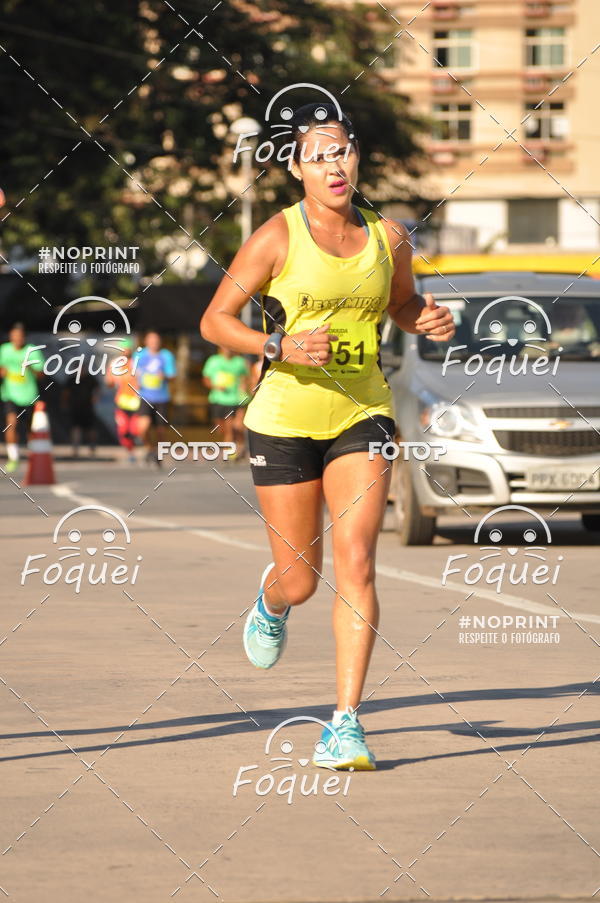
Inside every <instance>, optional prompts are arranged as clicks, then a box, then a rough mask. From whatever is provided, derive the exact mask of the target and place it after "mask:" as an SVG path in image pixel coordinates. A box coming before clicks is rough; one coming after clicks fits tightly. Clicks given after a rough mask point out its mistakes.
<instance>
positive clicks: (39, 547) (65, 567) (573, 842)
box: [0, 455, 600, 903]
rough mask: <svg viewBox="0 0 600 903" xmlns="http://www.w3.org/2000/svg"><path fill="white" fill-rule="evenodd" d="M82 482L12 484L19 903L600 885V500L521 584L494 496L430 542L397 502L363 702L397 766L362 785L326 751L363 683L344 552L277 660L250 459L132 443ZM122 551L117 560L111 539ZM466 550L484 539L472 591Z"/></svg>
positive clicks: (6, 729)
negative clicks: (404, 540) (322, 765)
mask: <svg viewBox="0 0 600 903" xmlns="http://www.w3.org/2000/svg"><path fill="white" fill-rule="evenodd" d="M217 471H218V472H217ZM58 477H59V482H58V483H57V485H56V486H53V487H32V489H31V490H29V491H28V495H29V497H28V496H27V495H25V493H24V492H23V490H22V489H21V488H19V487H18V486H17V485H16V483H12V482H11V481H9V480H8V478H7V477H6V476H3V478H2V482H1V484H0V499H1V504H2V511H3V515H4V516H3V519H2V530H3V548H4V554H3V556H2V561H1V564H0V567H1V579H2V586H3V589H4V592H3V599H4V601H3V605H2V607H1V613H0V619H1V623H0V641H1V642H0V675H1V679H2V686H0V699H1V705H2V709H1V711H2V739H3V742H2V749H1V755H0V759H1V763H0V768H1V773H2V787H3V797H4V803H3V806H2V815H1V818H0V835H1V836H0V853H1V855H0V887H1V888H2V891H1V892H0V899H2V893H3V894H4V895H6V897H7V899H13V900H15V901H19V903H33V901H35V903H38V901H40V900H45V901H49V903H55V901H56V903H58V901H61V903H62V901H83V900H86V901H89V903H96V901H105V900H106V901H108V900H110V901H125V903H129V901H144V903H168V901H169V900H170V899H172V898H176V899H177V900H182V901H190V903H191V901H195V900H198V901H204V900H206V901H208V900H211V899H213V900H214V899H223V900H227V901H237V903H241V901H252V903H254V901H256V903H259V901H260V903H295V901H305V903H309V901H330V903H337V901H346V900H348V901H363V903H364V901H376V900H380V899H383V900H386V899H387V900H439V901H442V900H444V901H446V900H481V899H483V900H508V899H510V900H550V899H555V898H567V899H591V898H592V897H593V895H594V893H595V892H596V891H597V889H598V888H599V887H600V852H599V851H600V806H599V802H598V786H599V783H600V760H599V757H598V754H597V749H595V748H594V746H593V743H594V741H597V740H598V737H599V736H600V729H599V718H598V715H599V706H598V695H597V694H598V686H599V684H600V681H598V682H597V683H594V681H596V680H597V678H598V676H599V673H600V666H599V661H600V656H599V654H598V653H599V651H600V645H599V643H600V611H599V608H598V590H597V587H598V574H599V566H598V546H597V542H598V536H597V535H596V536H594V535H593V534H590V533H587V534H586V533H584V532H583V531H582V529H581V528H580V526H579V523H578V519H577V518H576V517H575V516H574V515H569V514H565V513H564V512H561V511H559V512H557V513H556V514H555V515H554V516H553V518H552V522H551V530H552V539H553V542H552V544H551V545H549V546H547V548H546V549H543V550H541V551H540V552H539V553H538V554H539V555H540V556H542V557H544V558H545V559H546V561H547V565H548V568H549V572H548V573H549V574H555V573H556V571H555V568H556V567H557V566H558V565H560V567H559V571H558V576H557V578H556V581H555V582H554V583H552V584H550V583H542V582H539V583H538V584H537V585H536V584H535V583H534V582H533V581H532V579H530V577H531V574H532V572H533V568H534V567H535V566H539V565H540V564H542V563H543V562H541V559H535V560H534V559H532V558H531V557H529V558H528V559H527V560H528V566H529V570H528V571H527V580H526V582H525V583H520V584H516V585H511V584H510V582H509V580H508V577H507V574H509V569H510V566H511V564H512V565H515V563H518V564H519V567H521V566H522V565H523V564H524V563H525V560H526V559H525V557H524V556H525V551H524V550H523V548H519V551H518V552H517V553H516V554H514V555H511V554H510V552H509V549H510V548H512V546H511V543H514V545H515V546H519V547H522V546H523V541H522V531H523V526H524V521H521V520H519V521H518V522H517V521H512V522H511V523H510V524H508V525H506V526H504V527H503V532H504V538H503V540H502V543H501V548H500V552H499V554H498V555H497V556H496V557H495V558H494V559H492V560H490V559H487V558H485V557H484V556H485V555H486V554H487V553H485V552H483V553H482V552H480V550H479V549H478V548H477V547H476V546H474V545H473V529H474V524H475V523H476V521H477V519H478V518H477V516H473V518H472V520H469V519H467V518H465V517H460V518H459V517H454V518H450V519H448V520H447V521H445V522H444V523H443V525H442V530H441V533H440V536H439V537H438V538H437V540H436V543H435V545H434V546H433V547H430V548H411V549H403V548H401V547H400V546H399V544H398V541H397V538H396V534H395V532H394V529H393V518H392V513H391V511H390V512H389V514H388V517H387V518H386V524H385V527H384V531H383V533H382V536H381V540H380V547H379V554H378V565H377V567H378V592H379V597H380V601H381V607H382V619H381V624H380V639H379V640H378V641H377V643H376V646H375V652H374V656H373V661H372V665H371V670H370V673H369V677H368V681H367V686H366V690H365V702H364V704H363V707H362V720H363V723H364V725H365V727H366V729H367V731H368V733H369V737H370V740H369V742H370V745H371V746H372V747H373V749H374V751H375V753H376V755H377V759H378V764H379V770H378V771H377V772H374V773H362V774H355V775H352V776H350V777H349V779H348V778H347V777H343V778H342V779H341V780H339V781H338V782H337V784H336V783H335V780H336V778H335V776H331V775H329V774H328V773H327V772H325V771H322V770H320V769H316V768H314V767H313V766H311V765H310V764H306V758H307V757H308V756H310V754H311V751H312V745H313V744H314V742H315V740H316V738H317V736H318V734H319V732H320V725H319V724H318V723H317V724H315V721H314V720H315V719H328V718H329V717H330V714H331V709H332V706H333V703H334V702H335V699H334V664H333V663H334V648H333V640H332V636H331V630H330V610H331V599H332V594H333V586H334V584H335V581H334V576H333V568H332V563H331V559H330V553H329V550H328V546H327V545H326V561H325V566H324V579H323V580H322V581H321V582H320V584H319V589H318V591H317V593H316V595H315V596H314V597H313V599H311V600H310V601H309V602H308V603H307V604H306V605H304V606H302V607H301V608H299V609H298V610H295V611H294V612H293V614H292V617H291V618H290V622H289V628H290V634H289V643H288V647H287V650H286V652H285V655H284V657H283V658H282V660H281V662H280V663H279V664H278V666H277V667H276V668H274V669H273V670H271V671H269V672H264V673H263V672H259V671H257V670H255V669H253V668H252V667H251V666H250V665H249V663H248V662H247V661H246V659H245V656H244V653H243V649H242V645H241V630H242V624H243V621H244V617H245V612H246V610H247V608H248V606H249V605H250V604H252V602H253V601H254V598H255V594H256V591H257V589H258V586H257V583H258V578H259V576H260V573H261V572H262V570H263V568H264V566H265V564H266V563H267V562H268V561H269V560H270V559H269V553H268V545H267V537H266V531H265V527H264V525H263V523H262V521H261V519H260V517H259V515H258V514H257V512H256V510H255V508H254V506H255V496H254V492H253V489H252V485H251V481H250V478H249V474H248V471H247V468H246V466H245V465H244V464H242V463H239V464H237V463H236V464H227V465H224V464H220V465H216V466H215V469H214V470H213V469H212V467H211V465H209V464H207V463H200V462H198V463H196V464H194V463H192V462H190V463H185V464H178V465H177V466H176V469H175V470H174V472H171V473H169V468H165V469H163V471H162V472H161V473H157V472H155V471H153V470H145V469H136V468H127V467H125V466H123V465H122V464H121V463H119V461H117V460H112V457H111V455H108V456H106V460H100V461H96V462H88V461H81V462H78V463H69V462H65V463H60V464H59V465H58ZM98 505H100V506H105V507H107V508H109V509H110V511H111V512H113V513H115V514H118V515H121V516H122V521H119V520H118V519H115V518H114V517H113V516H112V515H111V514H110V513H106V512H104V513H102V512H98V511H97V510H91V508H90V507H89V506H92V507H93V506H98ZM81 506H84V507H85V506H87V509H86V510H84V511H79V512H75V513H73V514H71V516H70V517H67V518H66V519H65V520H63V521H62V523H61V518H63V516H64V515H66V514H68V513H69V512H72V511H73V509H76V508H78V507H81ZM123 524H125V525H126V527H127V529H128V530H129V537H127V533H126V530H125V528H124V526H123ZM110 529H112V530H113V533H114V536H111V535H108V534H106V533H105V531H106V530H110ZM55 531H56V532H55ZM74 531H75V532H74ZM102 534H104V535H102ZM327 536H328V534H326V537H327ZM127 539H129V542H128V541H127ZM54 540H56V541H54ZM326 542H327V540H326ZM114 545H121V546H122V550H121V551H120V552H119V551H117V552H113V553H111V554H109V555H108V557H106V550H107V549H109V547H114ZM60 546H71V547H72V548H70V549H62V550H61V549H60V548H59V547H60ZM101 547H103V548H104V552H105V557H104V558H103V559H102V561H103V562H104V564H105V566H106V567H105V570H104V571H103V570H102V568H101V564H100V559H99V558H98V557H97V554H98V553H94V554H91V553H89V552H88V551H86V550H87V549H90V548H97V549H98V550H99V551H100V549H101ZM80 549H81V554H80V552H79V550H80ZM63 555H66V556H72V557H68V558H63V559H62V560H61V556H63ZM114 555H121V556H122V557H121V558H120V559H119V558H115V557H113V556H114ZM450 555H465V556H467V557H466V558H464V559H460V560H459V561H458V562H457V563H455V565H454V566H455V567H459V572H458V573H455V574H453V575H451V577H449V578H448V579H447V580H446V582H445V585H444V584H443V583H442V576H443V573H444V570H445V568H446V567H447V562H448V557H449V556H450ZM32 556H44V557H39V558H33V557H32ZM560 556H563V558H562V560H560ZM478 561H481V562H482V565H481V566H482V573H484V574H488V575H489V569H490V568H491V567H494V566H496V567H497V568H499V566H500V564H502V563H504V579H503V583H502V585H501V587H500V588H501V592H496V586H497V583H494V582H490V583H487V584H486V583H484V582H483V580H481V581H480V582H478V583H477V584H473V585H467V584H466V583H465V582H464V579H463V577H464V570H465V568H466V567H467V566H470V565H474V566H476V564H477V562H478ZM93 562H96V566H95V569H94V567H93V566H92V565H93ZM36 568H37V569H39V571H36V570H35V569H36ZM115 568H118V569H120V570H118V571H117V572H115ZM521 572H522V571H521ZM471 573H472V574H474V573H475V571H472V572H471ZM494 573H495V574H496V575H497V574H499V573H500V570H496V571H495V572H494ZM515 573H516V572H515ZM111 575H112V578H114V580H113V579H111ZM67 581H69V582H67ZM93 581H96V582H95V583H94V582H93ZM77 590H79V592H78V591H77ZM516 617H521V618H524V619H526V621H525V622H522V623H521V626H516V622H515V620H514V619H515V618H516ZM536 617H537V618H538V619H541V621H540V620H538V622H537V625H536V623H535V620H534V621H532V622H530V621H529V620H528V619H529V618H533V619H535V618H536ZM475 618H478V619H480V621H479V624H480V625H483V626H476V623H475V622H474V619H475ZM490 618H491V621H490V620H489V619H490ZM461 619H462V620H461ZM469 619H470V620H469ZM503 619H513V620H512V621H510V620H503ZM553 619H554V620H553ZM540 624H541V626H540ZM477 633H479V634H485V636H483V637H479V638H478V639H477V638H475V641H466V640H465V637H467V638H469V637H470V638H471V639H473V635H474V634H477ZM503 634H504V635H505V636H506V641H505V642H503ZM461 635H462V636H461ZM550 635H552V636H553V637H554V639H553V640H552V641H551V642H548V641H547V638H548V637H549V636H550ZM534 636H535V637H536V638H537V640H536V641H535V642H534V641H533V637H534ZM540 637H546V640H540V639H539V638H540ZM527 638H529V642H527ZM290 718H294V719H298V720H296V721H293V722H292V723H290V724H286V725H282V722H284V721H286V720H287V719H290ZM273 732H274V733H273ZM271 735H272V736H271ZM282 745H283V748H282ZM274 769H276V770H274ZM328 780H330V783H329V784H327V783H326V782H327V781H328ZM242 782H244V783H242ZM597 899H600V893H598V896H597Z"/></svg>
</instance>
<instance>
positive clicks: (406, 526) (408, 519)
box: [393, 459, 436, 546]
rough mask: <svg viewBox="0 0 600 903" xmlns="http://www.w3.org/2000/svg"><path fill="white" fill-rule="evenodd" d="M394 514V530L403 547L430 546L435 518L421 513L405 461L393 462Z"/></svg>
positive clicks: (408, 467) (433, 533)
mask: <svg viewBox="0 0 600 903" xmlns="http://www.w3.org/2000/svg"><path fill="white" fill-rule="evenodd" d="M393 481H394V514H395V516H396V530H397V531H398V534H399V536H400V542H401V543H402V545H403V546H430V545H431V544H432V542H433V537H434V535H435V526H436V518H435V517H427V516H426V515H424V514H423V513H422V511H421V507H420V505H419V500H418V498H417V494H416V492H415V488H414V486H413V482H412V477H411V475H410V466H409V464H408V462H406V461H402V462H401V461H399V460H398V459H396V461H395V462H394V473H393Z"/></svg>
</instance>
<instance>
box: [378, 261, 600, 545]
mask: <svg viewBox="0 0 600 903" xmlns="http://www.w3.org/2000/svg"><path fill="white" fill-rule="evenodd" d="M418 290H419V291H420V292H421V293H423V292H432V293H433V295H434V297H435V299H436V301H437V302H438V303H439V304H445V305H447V306H449V307H450V308H451V309H452V311H453V314H454V317H455V322H456V335H455V337H454V338H453V339H452V341H451V342H432V341H431V340H430V339H427V338H425V337H424V336H414V335H408V334H406V333H403V332H402V331H401V330H400V329H399V328H398V327H397V326H396V324H395V323H393V321H391V320H389V319H388V320H387V321H386V323H385V324H384V327H383V333H382V367H383V371H384V373H385V375H386V378H387V380H388V382H389V384H390V386H391V387H392V391H393V393H394V399H395V405H396V421H397V425H398V437H397V438H398V439H399V440H401V441H403V442H421V443H422V442H426V443H431V444H432V445H434V444H439V443H441V444H442V445H443V446H444V447H445V453H443V454H439V451H438V454H437V455H436V457H437V460H436V459H435V457H433V456H432V457H429V458H428V459H427V460H425V461H420V460H417V459H416V457H415V455H413V454H412V453H411V449H410V448H409V449H404V450H403V452H402V454H399V455H398V456H397V457H396V459H395V461H394V477H393V481H392V495H391V500H392V501H393V504H394V506H395V511H396V516H397V526H398V531H399V534H400V539H401V542H402V543H404V544H405V545H425V544H429V543H431V542H432V540H433V537H434V534H435V529H436V520H437V518H438V517H439V516H440V515H443V514H447V513H453V514H456V513H459V512H460V511H461V509H468V510H469V512H471V511H472V510H473V508H477V509H488V510H491V509H493V508H496V507H498V506H500V505H505V504H521V505H525V506H528V507H532V508H534V509H536V510H537V509H545V510H550V511H551V510H554V509H557V508H560V509H561V510H563V511H578V512H580V513H581V517H582V523H583V526H584V527H585V528H586V529H588V530H594V531H599V530H600V282H598V281H597V280H595V279H591V278H587V277H584V276H581V277H579V278H577V277H576V276H572V275H555V274H552V275H547V274H536V273H525V272H498V273H493V272H490V273H481V274H479V273H478V274H468V275H467V274H465V275H456V276H451V277H447V278H446V277H441V276H424V277H421V278H420V279H419V280H418ZM407 452H408V453H407Z"/></svg>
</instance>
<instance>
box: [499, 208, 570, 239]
mask: <svg viewBox="0 0 600 903" xmlns="http://www.w3.org/2000/svg"><path fill="white" fill-rule="evenodd" d="M549 239H555V240H557V239H558V200H557V199H556V198H519V199H517V200H509V202H508V243H509V244H513V245H531V244H541V243H543V242H545V241H548V240H549Z"/></svg>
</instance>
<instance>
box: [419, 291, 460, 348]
mask: <svg viewBox="0 0 600 903" xmlns="http://www.w3.org/2000/svg"><path fill="white" fill-rule="evenodd" d="M423 298H424V299H425V307H424V308H423V309H422V310H421V313H420V314H419V316H418V318H417V320H416V322H415V327H416V329H417V332H418V333H419V334H421V335H426V336H427V338H428V339H431V341H432V342H447V341H448V340H449V339H451V338H452V337H453V336H454V334H455V332H456V327H455V325H454V319H453V317H452V313H451V312H450V309H449V308H448V307H439V306H438V305H437V304H436V303H435V299H434V297H433V295H432V294H431V292H425V294H424V295H423Z"/></svg>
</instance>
